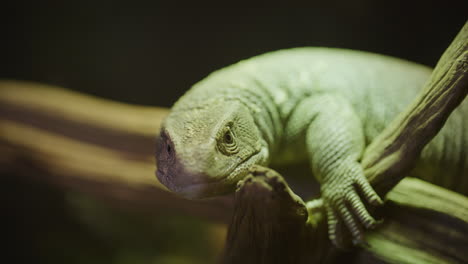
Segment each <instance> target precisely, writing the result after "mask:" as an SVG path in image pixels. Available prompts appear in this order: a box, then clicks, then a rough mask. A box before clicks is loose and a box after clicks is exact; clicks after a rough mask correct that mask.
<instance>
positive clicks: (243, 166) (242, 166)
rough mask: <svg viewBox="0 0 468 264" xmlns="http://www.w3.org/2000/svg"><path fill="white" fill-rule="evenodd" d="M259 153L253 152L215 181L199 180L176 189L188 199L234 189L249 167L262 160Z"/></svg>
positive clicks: (221, 193)
mask: <svg viewBox="0 0 468 264" xmlns="http://www.w3.org/2000/svg"><path fill="white" fill-rule="evenodd" d="M259 154H260V151H257V152H254V153H252V155H250V156H249V157H247V158H246V159H244V160H243V161H241V162H240V163H237V164H236V165H234V166H232V168H230V169H229V170H228V172H227V173H226V174H224V175H223V176H220V177H217V179H215V180H213V181H205V182H201V181H198V182H195V183H192V184H187V185H183V186H177V188H176V189H177V190H174V191H175V192H176V193H178V194H179V195H181V196H183V197H185V198H188V199H197V198H209V197H212V196H216V195H223V194H226V193H229V192H231V191H234V190H235V187H236V184H237V182H238V181H239V180H241V179H242V178H244V177H245V176H246V175H247V173H248V169H249V168H250V167H251V166H252V165H254V164H257V163H258V162H259V161H261V160H262V157H261V156H260V155H259Z"/></svg>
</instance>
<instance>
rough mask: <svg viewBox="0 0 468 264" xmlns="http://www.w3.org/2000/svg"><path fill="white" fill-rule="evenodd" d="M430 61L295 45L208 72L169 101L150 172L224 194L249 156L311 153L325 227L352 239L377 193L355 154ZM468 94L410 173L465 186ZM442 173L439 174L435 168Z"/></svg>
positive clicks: (294, 158) (197, 192)
mask: <svg viewBox="0 0 468 264" xmlns="http://www.w3.org/2000/svg"><path fill="white" fill-rule="evenodd" d="M430 73H431V69H429V68H427V67H424V66H421V65H418V64H414V63H410V62H407V61H403V60H399V59H395V58H390V57H386V56H382V55H377V54H370V53H365V52H358V51H349V50H340V49H327V48H297V49H290V50H283V51H277V52H272V53H268V54H265V55H261V56H257V57H254V58H251V59H249V60H245V61H241V62H239V63H237V64H234V65H232V66H229V67H226V68H224V69H221V70H219V71H216V72H214V73H212V74H211V75H209V76H208V77H207V78H205V79H204V80H202V81H200V82H199V83H197V84H195V85H194V86H193V88H192V89H190V90H189V91H188V92H187V93H186V94H185V95H184V96H183V97H182V98H180V99H179V101H178V102H177V103H176V104H175V105H174V107H173V108H172V111H171V113H170V114H169V116H168V117H167V119H166V120H165V121H164V123H163V127H162V130H161V137H160V140H159V143H158V147H157V153H156V158H157V165H158V171H157V176H158V178H159V180H160V181H161V182H162V183H163V184H164V185H166V186H167V187H168V188H169V189H171V190H172V191H174V192H176V193H179V194H180V195H183V196H185V197H188V198H203V197H208V196H214V195H221V194H225V193H229V192H233V191H234V190H235V185H236V183H237V182H238V181H239V180H241V179H242V178H243V177H245V175H246V174H247V169H248V168H249V167H250V166H252V165H253V164H259V165H263V166H267V165H269V164H293V163H298V162H301V161H304V160H306V161H309V163H310V165H311V168H312V174H313V175H314V176H315V177H316V178H317V180H318V181H319V182H320V183H321V194H322V200H323V203H324V205H325V208H326V210H327V218H328V223H329V235H330V239H331V240H332V242H334V243H335V245H337V246H341V245H340V238H339V237H337V234H336V226H337V225H338V224H341V223H344V224H345V225H346V226H347V227H348V229H349V230H350V232H351V233H352V235H353V238H354V242H357V243H358V242H361V241H362V240H363V231H362V228H361V225H364V226H365V227H366V228H370V227H372V226H374V225H375V224H376V221H375V220H374V218H373V217H372V216H371V215H370V214H369V213H368V211H367V209H366V207H365V206H364V204H363V201H362V200H361V197H362V198H363V199H365V200H366V201H367V202H368V203H370V204H371V205H374V206H377V205H380V204H381V203H382V201H381V200H380V198H379V197H378V196H377V194H376V193H375V192H374V190H373V189H372V188H371V186H370V185H369V183H368V181H367V180H366V178H365V176H364V174H363V170H362V167H361V165H360V163H359V160H360V158H361V155H362V154H363V151H364V148H365V147H366V145H368V144H369V142H371V141H372V140H373V139H374V138H375V136H377V135H378V134H379V133H380V131H382V130H383V129H384V128H385V126H386V125H387V124H388V123H389V122H390V121H391V120H392V119H393V118H394V117H395V115H396V114H398V113H399V112H401V111H402V110H403V109H404V107H405V106H406V105H407V104H408V103H410V102H411V100H412V99H413V98H414V97H415V96H416V94H417V93H418V90H419V89H420V88H421V87H422V86H423V84H424V82H425V81H426V79H427V78H428V77H429V75H430ZM463 116H465V117H466V116H468V103H466V101H465V102H463V103H462V105H461V106H460V107H459V108H458V109H457V110H456V111H454V113H452V115H451V116H450V118H449V119H448V121H447V123H446V125H445V127H444V128H443V129H442V131H441V132H440V133H439V134H438V135H437V136H436V138H435V139H434V140H433V141H432V142H431V143H429V144H428V145H427V146H426V148H425V149H424V151H423V153H422V155H421V159H420V161H419V163H418V164H417V166H416V169H415V170H414V174H415V175H419V176H420V177H422V178H423V179H426V180H428V181H431V182H433V183H436V184H438V185H441V186H444V187H446V188H450V189H452V190H455V191H459V192H462V193H465V194H466V193H467V192H468V177H463V176H466V175H467V174H468V155H467V149H468V127H467V124H466V122H464V121H463ZM442 176H443V177H442Z"/></svg>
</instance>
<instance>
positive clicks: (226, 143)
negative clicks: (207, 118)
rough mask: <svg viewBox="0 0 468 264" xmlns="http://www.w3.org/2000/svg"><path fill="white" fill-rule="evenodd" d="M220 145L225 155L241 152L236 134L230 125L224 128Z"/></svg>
mask: <svg viewBox="0 0 468 264" xmlns="http://www.w3.org/2000/svg"><path fill="white" fill-rule="evenodd" d="M218 147H219V149H220V150H221V152H222V153H223V154H225V155H233V154H236V153H237V152H239V147H238V146H237V144H236V140H235V135H234V133H233V131H232V130H231V127H230V126H227V127H225V128H224V131H223V133H222V136H221V138H220V140H219V144H218Z"/></svg>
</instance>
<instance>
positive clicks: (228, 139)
mask: <svg viewBox="0 0 468 264" xmlns="http://www.w3.org/2000/svg"><path fill="white" fill-rule="evenodd" d="M224 141H225V142H226V143H228V144H229V143H232V135H231V133H230V132H229V131H228V132H226V134H224Z"/></svg>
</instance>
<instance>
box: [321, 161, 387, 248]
mask: <svg viewBox="0 0 468 264" xmlns="http://www.w3.org/2000/svg"><path fill="white" fill-rule="evenodd" d="M340 172H341V173H337V174H336V175H330V176H331V177H330V178H329V180H328V181H326V182H324V183H323V185H322V188H321V189H322V199H323V203H324V205H325V209H326V214H327V221H328V235H329V238H330V240H331V242H332V243H333V244H334V245H335V246H336V247H337V248H340V249H346V248H348V247H349V243H347V241H346V235H347V234H346V230H347V231H349V233H350V234H351V237H352V243H353V245H361V246H365V245H367V243H366V242H365V240H364V228H366V229H372V228H375V227H376V226H377V225H378V224H379V223H380V221H376V220H375V219H374V218H373V217H372V216H371V215H370V213H369V212H368V209H367V208H366V206H365V205H364V201H366V202H367V203H368V204H369V205H371V206H374V207H375V206H380V205H382V204H383V202H382V200H381V199H380V197H379V196H378V195H377V193H376V192H375V191H374V189H373V188H372V187H371V186H370V184H369V182H368V181H367V179H366V178H365V176H364V173H363V171H362V168H361V166H360V165H359V164H358V163H356V164H353V166H346V168H345V169H344V170H340ZM361 197H362V199H361ZM363 200H364V201H363Z"/></svg>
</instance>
